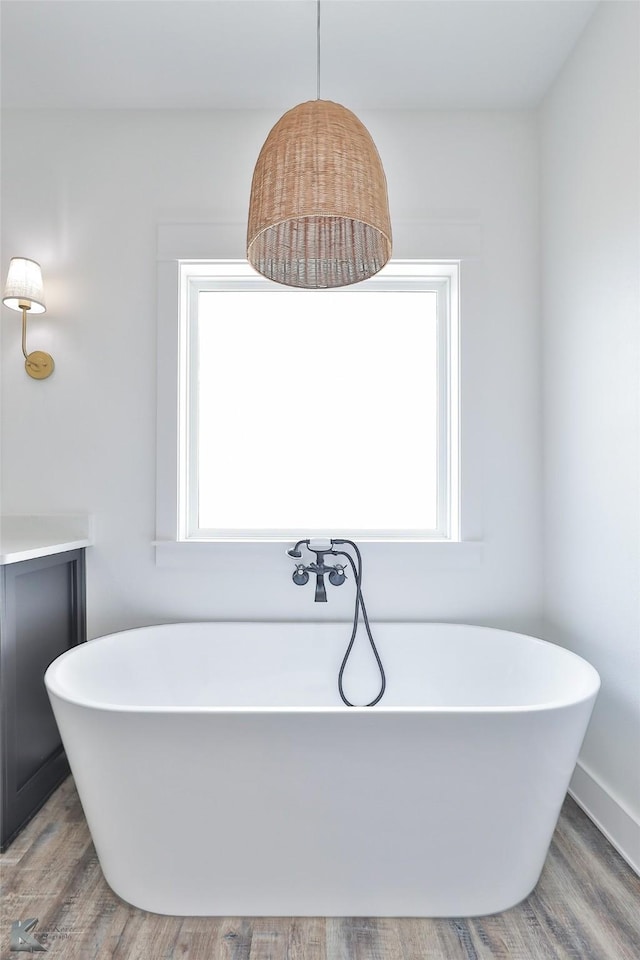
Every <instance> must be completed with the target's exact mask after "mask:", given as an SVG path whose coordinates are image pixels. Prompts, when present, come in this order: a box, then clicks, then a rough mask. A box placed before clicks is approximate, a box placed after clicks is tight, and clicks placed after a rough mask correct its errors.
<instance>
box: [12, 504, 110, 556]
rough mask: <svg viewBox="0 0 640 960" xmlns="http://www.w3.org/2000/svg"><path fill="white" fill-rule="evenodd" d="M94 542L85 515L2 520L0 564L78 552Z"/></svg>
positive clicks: (31, 516)
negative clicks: (68, 551) (71, 551)
mask: <svg viewBox="0 0 640 960" xmlns="http://www.w3.org/2000/svg"><path fill="white" fill-rule="evenodd" d="M92 542H93V541H92V537H91V522H90V518H89V517H88V516H86V515H80V514H60V515H57V516H53V515H48V516H33V515H30V516H3V517H0V565H3V564H6V563H19V562H20V561H21V560H33V559H34V558H35V557H48V556H50V555H51V554H54V553H64V552H65V551H67V550H78V549H79V548H81V547H89V546H91V543H92Z"/></svg>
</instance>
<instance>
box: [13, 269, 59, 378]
mask: <svg viewBox="0 0 640 960" xmlns="http://www.w3.org/2000/svg"><path fill="white" fill-rule="evenodd" d="M2 302H3V303H4V304H5V306H7V307H10V309H11V310H22V352H23V354H24V368H25V370H26V371H27V373H28V374H29V376H30V377H33V378H34V380H46V379H47V377H50V376H51V374H52V373H53V367H54V363H53V357H51V356H50V355H49V354H48V353H44V352H43V351H42V350H34V351H33V353H27V310H31V312H32V313H44V312H45V310H46V309H47V308H46V306H45V303H44V287H43V285H42V271H41V270H40V264H39V263H36V261H35V260H28V259H27V258H26V257H12V259H11V262H10V264H9V272H8V274H7V285H6V287H5V289H4V296H3V298H2Z"/></svg>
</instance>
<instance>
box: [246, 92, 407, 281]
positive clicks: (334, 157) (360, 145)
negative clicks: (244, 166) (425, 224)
mask: <svg viewBox="0 0 640 960" xmlns="http://www.w3.org/2000/svg"><path fill="white" fill-rule="evenodd" d="M390 256H391V221H390V218H389V202H388V199H387V181H386V179H385V175H384V170H383V169H382V163H381V162H380V157H379V155H378V151H377V150H376V147H375V144H374V142H373V140H372V139H371V136H370V134H369V132H368V130H367V129H366V127H365V126H364V125H363V124H362V123H361V122H360V120H358V118H357V117H356V116H355V114H353V113H352V112H351V111H350V110H347V108H346V107H343V106H341V105H340V104H339V103H333V102H332V101H330V100H310V101H308V102H307V103H301V104H298V106H296V107H293V109H291V110H288V111H287V113H285V114H284V116H282V117H281V118H280V120H278V122H277V123H276V125H275V127H274V128H273V129H272V130H271V132H270V134H269V136H268V137H267V139H266V141H265V143H264V146H263V147H262V150H261V151H260V155H259V157H258V162H257V163H256V168H255V171H254V174H253V182H252V184H251V200H250V204H249V226H248V231H247V258H248V260H249V262H250V263H251V264H252V266H253V267H255V269H256V270H257V271H258V273H261V274H262V275H263V276H265V277H268V278H269V279H270V280H275V281H276V282H277V283H284V284H286V285H287V286H291V287H307V288H312V289H316V288H320V287H344V286H347V285H348V284H351V283H358V281H360V280H366V279H367V277H371V276H373V274H374V273H377V272H378V270H380V269H381V268H382V267H383V266H384V265H385V263H386V262H387V260H388V259H389V257H390Z"/></svg>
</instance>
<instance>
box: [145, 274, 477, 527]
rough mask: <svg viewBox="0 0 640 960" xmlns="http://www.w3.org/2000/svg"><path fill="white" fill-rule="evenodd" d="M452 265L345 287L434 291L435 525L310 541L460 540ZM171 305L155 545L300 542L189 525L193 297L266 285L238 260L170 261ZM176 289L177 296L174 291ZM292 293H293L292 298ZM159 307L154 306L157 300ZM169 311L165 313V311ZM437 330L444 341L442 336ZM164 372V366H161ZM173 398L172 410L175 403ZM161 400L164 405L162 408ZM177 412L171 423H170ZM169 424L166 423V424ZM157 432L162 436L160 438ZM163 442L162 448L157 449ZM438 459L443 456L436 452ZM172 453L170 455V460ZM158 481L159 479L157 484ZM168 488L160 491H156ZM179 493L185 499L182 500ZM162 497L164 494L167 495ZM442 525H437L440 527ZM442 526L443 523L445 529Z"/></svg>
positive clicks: (192, 500)
mask: <svg viewBox="0 0 640 960" xmlns="http://www.w3.org/2000/svg"><path fill="white" fill-rule="evenodd" d="M459 276H460V264H459V261H454V260H441V261H433V260H432V261H428V262H427V261H422V260H420V261H418V260H402V261H400V260H395V261H392V262H391V263H390V264H388V265H387V267H385V268H384V270H383V271H381V272H380V274H377V275H376V276H375V277H373V278H371V279H370V280H368V281H365V283H363V284H358V285H357V287H354V288H345V290H344V293H345V294H352V295H357V293H358V289H360V290H362V289H365V288H366V289H369V290H371V289H384V288H387V289H388V288H389V287H392V288H396V287H397V285H398V279H399V278H400V279H401V280H402V286H403V289H425V286H426V288H427V289H433V290H434V291H435V292H436V295H437V297H438V313H437V322H438V327H439V329H438V331H437V335H438V382H439V386H438V391H439V400H438V410H439V425H438V493H437V497H438V517H439V522H440V526H439V528H438V529H435V530H416V529H411V530H406V531H403V530H395V529H394V530H383V529H376V530H355V529H350V530H349V531H338V530H331V531H321V530H315V529H314V530H313V531H311V532H312V533H314V534H316V535H323V533H326V535H331V534H333V535H334V536H335V535H340V534H344V535H351V536H354V537H356V538H357V539H358V540H360V541H363V542H367V541H369V542H377V541H380V542H387V543H389V542H428V543H438V542H444V543H449V542H457V541H459V539H460V516H459V514H460V491H459V457H460V436H459V419H460V417H459ZM172 279H173V285H175V286H174V290H173V291H172V293H173V296H172V298H171V299H172V302H173V303H175V306H176V312H177V314H179V320H178V324H177V325H178V338H177V346H178V354H179V356H178V357H176V358H175V367H177V370H176V369H175V367H174V371H173V379H174V382H175V388H176V389H175V392H174V394H173V397H174V412H173V420H174V421H175V435H174V441H173V451H174V454H173V455H174V459H177V469H176V464H175V463H174V471H175V476H174V482H173V484H168V483H167V482H166V478H167V472H166V467H167V466H169V464H168V462H167V460H168V458H167V456H166V452H167V447H168V444H167V436H166V434H167V427H168V424H167V423H166V422H165V424H164V425H161V417H162V410H161V407H162V406H163V407H164V409H165V411H166V413H168V403H167V402H166V400H167V398H166V395H165V392H166V391H169V389H170V386H169V384H164V383H163V378H162V370H161V366H160V361H161V353H162V344H161V342H160V335H161V331H160V330H159V343H158V350H159V369H158V444H159V446H158V458H159V459H158V463H159V469H158V521H157V522H158V529H157V535H158V541H166V540H171V541H177V542H180V543H201V544H203V543H209V544H211V543H234V542H240V543H243V542H245V543H246V542H250V543H254V542H289V540H291V539H292V538H293V537H296V538H297V536H298V535H299V536H305V535H307V534H308V533H309V532H310V531H308V530H293V529H292V530H260V531H253V530H230V529H227V530H222V531H213V530H204V529H198V528H197V527H196V526H195V524H194V519H197V517H196V514H197V467H196V469H192V470H190V468H189V464H190V462H193V459H195V457H196V456H197V449H196V443H197V418H196V415H195V414H194V411H197V403H196V402H195V393H196V390H197V382H196V378H195V377H191V376H190V373H191V371H192V370H193V369H195V366H194V365H195V364H196V363H197V297H198V294H199V292H200V291H201V290H209V289H211V288H212V279H213V280H216V279H218V280H219V281H220V283H221V287H220V288H221V289H226V290H228V289H238V290H246V289H254V290H255V289H273V284H271V283H270V282H269V281H267V280H265V279H264V278H262V277H260V276H259V275H258V274H256V273H255V271H253V270H252V269H251V268H250V267H249V266H248V264H247V262H246V261H241V260H220V259H216V260H215V261H214V260H207V261H204V260H201V259H196V258H190V259H185V260H180V261H175V262H174V270H172ZM167 285H168V284H166V285H165V286H164V289H163V284H159V298H160V297H162V296H165V295H166V293H167V292H168V291H167V289H166V286H167ZM175 287H177V289H175ZM297 292H298V293H299V291H297ZM159 307H160V300H159ZM167 309H168V308H167ZM442 326H444V334H445V335H444V336H443V335H442ZM165 366H166V364H165ZM176 396H177V397H178V404H177V411H176V404H175V398H176ZM161 400H164V401H165V402H164V403H161ZM176 413H177V416H176ZM169 419H171V418H169ZM161 433H162V437H161ZM161 441H162V442H161ZM162 449H164V451H165V456H164V458H163V459H164V464H165V470H162V468H161V466H160V460H161V450H162ZM443 449H444V450H445V456H444V457H443V456H442V450H443ZM176 453H177V456H176ZM163 478H164V480H163ZM163 482H164V486H165V488H169V487H170V486H171V487H172V488H173V489H172V490H171V491H169V490H168V489H166V490H165V491H163V490H162V489H161V487H162V486H163ZM183 491H185V492H186V495H182V492H183ZM167 493H168V495H167ZM443 521H444V522H443ZM447 521H448V523H447Z"/></svg>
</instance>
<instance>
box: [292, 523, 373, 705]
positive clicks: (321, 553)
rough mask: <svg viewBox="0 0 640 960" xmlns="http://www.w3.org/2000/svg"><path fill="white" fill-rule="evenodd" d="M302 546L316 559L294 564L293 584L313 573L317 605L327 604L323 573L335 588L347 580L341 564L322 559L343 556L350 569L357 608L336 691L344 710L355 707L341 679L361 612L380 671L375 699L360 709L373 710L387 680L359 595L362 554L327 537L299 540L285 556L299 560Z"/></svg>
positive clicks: (347, 542) (346, 543) (350, 543)
mask: <svg viewBox="0 0 640 960" xmlns="http://www.w3.org/2000/svg"><path fill="white" fill-rule="evenodd" d="M302 546H305V547H306V548H307V550H309V551H310V553H315V555H316V558H315V560H313V561H312V562H311V563H307V564H304V563H296V568H295V570H294V571H293V577H292V580H293V582H294V583H295V584H297V586H299V587H303V586H304V585H305V583H309V574H310V573H315V575H316V593H315V597H314V600H315V602H316V603H326V602H327V588H326V587H325V583H324V578H325V574H328V576H329V583H330V584H331V585H332V586H334V587H341V586H342V584H343V583H344V582H345V580H346V579H347V575H346V573H345V572H344V571H345V567H344V565H343V564H341V563H333V564H331V563H325V557H326V556H330V557H344V558H345V560H346V561H347V563H348V565H349V567H350V568H351V572H352V573H353V579H354V581H355V586H356V605H355V610H354V612H353V629H352V630H351V639H350V640H349V645H348V647H347V650H346V653H345V655H344V657H343V660H342V664H341V666H340V670H339V672H338V692H339V694H340V699H341V700H342V702H343V703H344V704H346V706H347V707H353V706H355V704H354V703H352V702H351V700H348V699H347V697H346V696H345V692H344V689H343V685H342V678H343V674H344V670H345V667H346V665H347V661H348V660H349V657H350V655H351V650H352V649H353V644H354V643H355V639H356V634H357V632H358V622H359V619H360V614H361V613H362V619H363V621H364V626H365V630H366V631H367V637H368V638H369V643H370V644H371V651H372V653H373V655H374V657H375V659H376V663H377V664H378V670H379V671H380V690H379V691H378V694H377V696H375V697H374V698H373V700H370V701H369V702H368V703H363V704H362V706H363V707H374V706H375V705H376V703H379V701H380V700H382V697H383V695H384V691H385V687H386V684H387V680H386V677H385V675H384V667H383V666H382V661H381V659H380V655H379V653H378V650H377V648H376V645H375V642H374V639H373V634H372V633H371V627H370V626H369V618H368V616H367V610H366V607H365V605H364V597H363V596H362V555H361V553H360V550H359V548H358V545H357V544H355V543H354V542H353V540H342V539H340V540H330V539H329V538H328V537H310V538H309V539H308V540H298V542H297V543H296V545H295V546H294V547H291V549H290V550H287V556H288V557H291V559H292V560H301V559H302V551H301V549H300V547H302ZM346 547H348V548H349V550H351V551H353V554H355V560H354V558H353V556H352V554H351V553H350V552H349V551H348V550H346V549H345V548H346Z"/></svg>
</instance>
